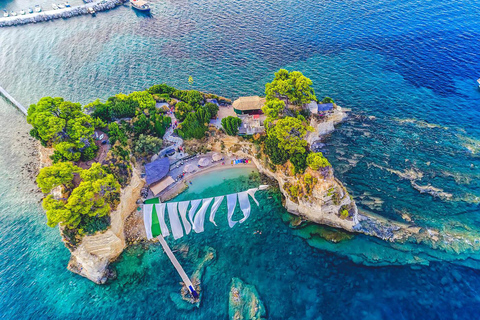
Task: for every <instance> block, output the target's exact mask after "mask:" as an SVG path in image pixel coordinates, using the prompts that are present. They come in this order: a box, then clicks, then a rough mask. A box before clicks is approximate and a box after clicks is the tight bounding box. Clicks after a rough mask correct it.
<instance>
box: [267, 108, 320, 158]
mask: <svg viewBox="0 0 480 320" xmlns="http://www.w3.org/2000/svg"><path fill="white" fill-rule="evenodd" d="M312 130H313V128H311V127H310V126H308V125H306V124H305V123H304V122H302V119H301V118H293V117H285V118H283V119H280V120H278V121H277V123H276V124H275V125H274V126H272V127H270V128H269V129H268V131H267V135H268V137H276V138H277V139H278V148H280V149H282V150H285V151H286V152H287V153H288V154H289V155H290V156H291V155H294V154H295V153H305V148H306V147H307V141H306V140H305V139H304V138H305V136H306V135H307V131H312Z"/></svg>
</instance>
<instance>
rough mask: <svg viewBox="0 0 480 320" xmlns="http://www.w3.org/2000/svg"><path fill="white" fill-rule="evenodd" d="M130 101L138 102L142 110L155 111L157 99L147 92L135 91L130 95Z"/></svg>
mask: <svg viewBox="0 0 480 320" xmlns="http://www.w3.org/2000/svg"><path fill="white" fill-rule="evenodd" d="M128 98H129V99H132V100H133V101H136V102H137V103H138V107H139V108H140V110H142V111H144V110H145V109H148V110H155V103H156V102H155V99H153V97H152V95H151V94H150V93H148V92H147V91H134V92H132V93H130V94H129V95H128Z"/></svg>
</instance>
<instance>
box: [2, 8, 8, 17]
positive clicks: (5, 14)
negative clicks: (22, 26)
mask: <svg viewBox="0 0 480 320" xmlns="http://www.w3.org/2000/svg"><path fill="white" fill-rule="evenodd" d="M3 16H4V17H8V16H9V14H8V11H7V10H5V9H3Z"/></svg>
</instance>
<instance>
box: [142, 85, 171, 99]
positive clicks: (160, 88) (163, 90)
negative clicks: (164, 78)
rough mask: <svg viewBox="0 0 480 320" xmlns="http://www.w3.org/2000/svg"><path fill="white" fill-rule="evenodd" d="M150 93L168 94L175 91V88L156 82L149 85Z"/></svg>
mask: <svg viewBox="0 0 480 320" xmlns="http://www.w3.org/2000/svg"><path fill="white" fill-rule="evenodd" d="M147 91H148V93H150V94H152V95H153V94H157V95H164V94H166V95H167V96H170V95H171V94H172V93H173V92H175V88H173V87H170V86H168V85H166V84H165V83H162V84H156V85H153V86H151V87H150V88H149V89H148V90H147Z"/></svg>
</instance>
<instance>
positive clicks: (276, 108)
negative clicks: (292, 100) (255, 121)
mask: <svg viewBox="0 0 480 320" xmlns="http://www.w3.org/2000/svg"><path fill="white" fill-rule="evenodd" d="M284 109H285V102H284V101H282V100H279V99H277V98H273V99H272V100H268V101H267V102H266V103H265V105H264V106H263V108H262V111H263V113H264V114H265V115H266V116H267V117H268V118H269V119H270V120H275V119H278V117H279V116H280V114H281V113H282V111H283V110H284Z"/></svg>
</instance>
